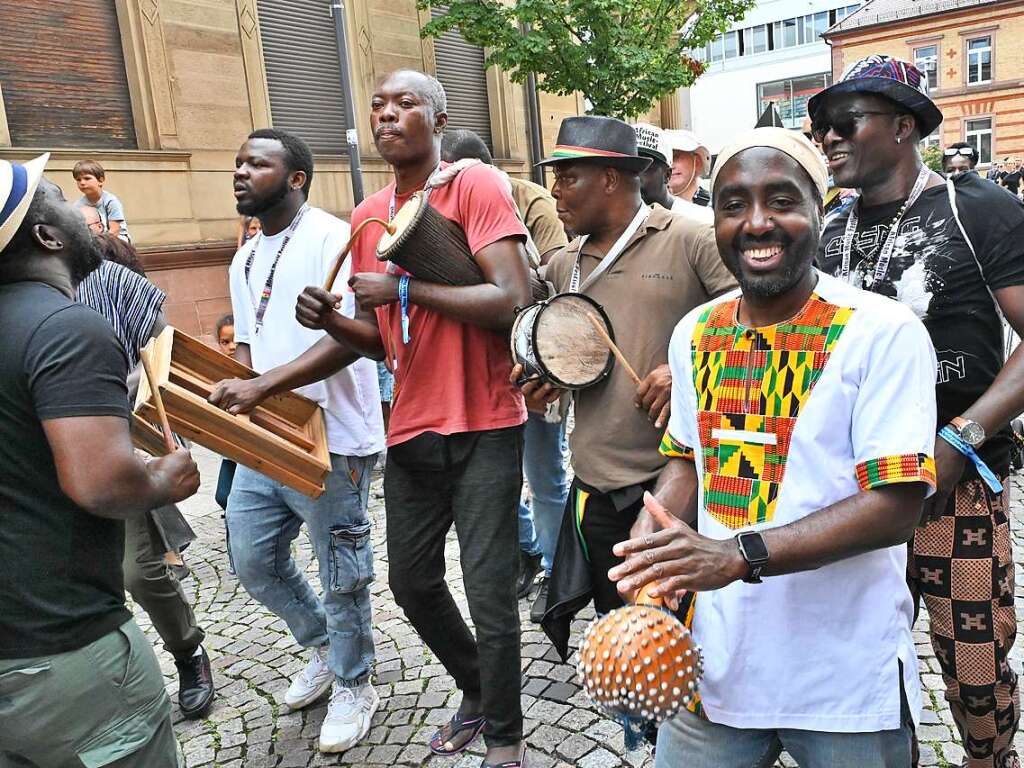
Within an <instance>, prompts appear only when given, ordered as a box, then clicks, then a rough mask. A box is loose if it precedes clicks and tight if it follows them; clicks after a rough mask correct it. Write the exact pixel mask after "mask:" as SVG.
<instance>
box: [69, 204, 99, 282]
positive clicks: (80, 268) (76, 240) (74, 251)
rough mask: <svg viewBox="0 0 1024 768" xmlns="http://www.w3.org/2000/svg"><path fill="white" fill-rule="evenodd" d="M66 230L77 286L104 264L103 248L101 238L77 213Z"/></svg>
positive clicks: (73, 280)
mask: <svg viewBox="0 0 1024 768" xmlns="http://www.w3.org/2000/svg"><path fill="white" fill-rule="evenodd" d="M64 230H65V231H64V237H65V239H66V243H65V245H66V248H67V252H68V254H69V256H68V267H69V269H70V271H71V281H72V283H73V284H74V285H75V286H77V285H78V284H79V283H81V282H82V281H83V280H84V279H85V278H86V277H88V276H89V274H90V273H91V272H92V271H93V270H95V269H96V268H97V267H98V266H99V265H100V264H102V263H103V247H102V244H101V242H100V239H99V238H100V236H99V235H94V234H93V233H92V232H91V231H90V230H89V228H88V227H87V226H86V225H85V221H84V220H83V219H82V218H81V216H79V215H78V214H77V213H75V214H74V216H73V217H69V218H68V220H67V221H66V222H65V227H64Z"/></svg>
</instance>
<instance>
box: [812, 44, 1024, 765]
mask: <svg viewBox="0 0 1024 768" xmlns="http://www.w3.org/2000/svg"><path fill="white" fill-rule="evenodd" d="M808 109H809V112H810V115H811V119H812V132H813V134H814V136H815V138H816V139H817V140H818V141H819V142H820V143H821V144H822V146H823V148H824V150H825V153H826V155H827V157H828V160H829V165H830V167H831V171H832V173H833V176H834V178H835V180H836V184H837V185H839V186H841V187H847V188H857V189H859V190H860V199H859V200H858V201H857V202H856V203H855V204H854V205H852V206H850V207H848V208H847V209H846V210H845V211H843V212H841V213H840V214H838V215H837V216H836V217H834V218H833V219H831V220H830V221H829V223H828V225H827V227H826V229H825V232H824V234H823V236H822V239H821V252H820V254H819V261H820V266H821V268H822V269H823V270H824V271H826V272H828V273H830V274H833V275H836V276H839V277H843V278H845V279H847V280H849V281H850V282H852V283H853V284H854V285H857V286H858V287H861V288H865V289H867V290H870V291H874V292H876V293H881V294H883V295H886V296H889V297H891V298H893V299H896V300H897V301H900V302H902V303H904V304H907V305H908V306H910V307H911V308H912V309H913V310H914V311H915V313H916V314H917V315H918V316H919V317H920V318H921V320H922V321H923V322H924V324H925V326H926V327H927V329H928V331H929V333H930V334H931V337H932V342H933V344H934V346H935V351H936V354H937V356H938V384H937V389H936V395H937V400H938V424H937V429H938V430H939V436H940V438H942V439H939V440H936V444H935V459H936V470H937V474H938V491H937V492H936V494H935V495H934V496H933V497H932V499H930V500H929V501H928V502H926V505H925V516H924V519H923V520H922V526H921V527H920V528H918V530H917V533H916V534H915V536H914V540H913V558H912V561H911V567H910V573H909V574H908V576H909V581H910V586H911V589H912V590H913V591H914V593H915V594H919V595H921V596H923V598H924V601H925V604H926V605H927V607H928V613H929V616H930V619H931V622H930V631H931V639H932V645H933V647H934V649H935V654H936V656H937V657H938V660H939V664H940V665H941V667H942V672H943V676H944V678H945V681H946V686H947V690H946V698H947V700H948V701H949V702H950V707H951V709H952V712H953V717H954V720H955V721H956V724H957V727H958V729H959V731H960V735H961V738H962V740H963V746H964V750H965V752H966V753H967V762H966V763H965V765H966V766H968V767H969V768H983V767H985V768H987V767H988V766H996V767H998V768H1004V767H1007V766H1011V767H1014V768H1016V766H1018V765H1019V760H1018V757H1017V753H1016V752H1015V751H1014V749H1013V738H1014V734H1015V733H1016V730H1017V725H1018V721H1019V712H1020V704H1019V696H1018V692H1017V676H1016V674H1015V673H1014V672H1013V670H1012V669H1011V668H1010V666H1009V663H1008V661H1007V654H1008V653H1009V650H1010V648H1011V647H1012V645H1013V641H1014V637H1015V635H1016V617H1015V614H1014V605H1013V597H1014V585H1013V560H1012V558H1011V556H1010V530H1009V522H1008V516H1009V515H1008V513H1009V493H1008V482H1007V476H1008V474H1009V456H1010V448H1011V437H1010V431H1009V427H1008V424H1009V421H1010V419H1011V418H1013V417H1015V416H1016V415H1017V414H1019V413H1020V412H1021V411H1022V410H1024V351H1022V350H1024V347H1018V348H1017V351H1016V352H1015V353H1014V354H1013V355H1011V356H1010V358H1009V359H1008V360H1007V361H1006V362H1005V364H1004V362H1003V326H1002V319H1001V317H1000V312H1002V314H1003V315H1004V316H1005V318H1006V320H1007V321H1008V322H1009V324H1010V326H1011V327H1012V328H1013V329H1014V330H1015V331H1016V332H1017V333H1018V334H1019V333H1021V331H1022V330H1024V206H1022V205H1021V203H1020V202H1019V201H1018V200H1016V199H1015V198H1013V197H1011V196H1010V195H1007V194H1006V192H1005V191H1004V190H1001V189H999V188H998V187H997V186H995V185H994V184H990V183H987V182H986V181H985V180H983V179H981V178H980V177H979V176H978V175H977V174H972V173H968V174H964V175H962V176H960V177H959V178H957V179H955V180H953V179H950V180H948V181H944V180H943V179H942V178H941V177H940V176H938V174H935V173H933V172H931V171H929V170H928V169H927V168H926V167H925V166H924V165H923V164H922V162H921V157H920V154H919V153H918V150H917V145H918V142H919V141H920V140H921V139H922V138H923V137H925V136H927V135H929V134H930V133H931V132H932V131H933V130H935V128H936V127H937V126H938V125H939V123H940V122H941V121H942V115H941V113H940V112H939V110H938V109H937V107H936V106H935V104H934V103H933V102H932V101H931V100H930V98H929V97H928V95H927V86H926V84H925V82H924V78H923V76H922V74H921V73H920V72H919V71H918V70H917V69H916V68H915V67H913V66H912V65H911V64H908V63H906V62H902V61H898V60H894V59H890V58H889V57H887V56H870V57H868V58H866V59H864V60H862V61H859V62H857V63H855V64H854V65H852V66H851V67H850V69H848V70H847V72H846V73H845V74H844V76H843V79H842V80H840V81H839V82H838V83H836V84H835V85H833V86H831V87H830V88H827V89H825V90H824V91H822V92H821V93H819V94H817V95H816V96H815V97H813V98H812V99H811V100H810V102H809V104H808Z"/></svg>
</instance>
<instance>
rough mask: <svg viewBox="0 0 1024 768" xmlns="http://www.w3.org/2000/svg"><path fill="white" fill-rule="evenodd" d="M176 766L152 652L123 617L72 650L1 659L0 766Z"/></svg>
mask: <svg viewBox="0 0 1024 768" xmlns="http://www.w3.org/2000/svg"><path fill="white" fill-rule="evenodd" d="M83 766H84V767H85V768H99V766H105V767H106V768H115V767H116V768H141V766H145V768H177V766H178V755H177V745H176V743H175V740H174V731H173V730H172V729H171V701H170V699H168V698H167V691H166V690H164V678H163V675H162V674H161V673H160V665H159V663H157V660H156V654H155V653H153V647H152V646H151V645H150V643H149V640H147V639H146V636H145V635H144V634H143V633H142V630H141V629H139V627H138V626H137V625H136V624H135V621H134V620H129V621H127V622H125V623H124V624H122V625H121V626H120V627H118V628H117V629H115V630H114V631H113V632H108V633H107V634H106V635H104V636H103V637H101V638H100V639H99V640H95V641H93V642H92V643H89V644H88V645H86V646H84V647H82V648H79V649H78V650H74V651H69V652H67V653H59V654H56V655H54V656H42V657H37V658H32V659H0V768H83Z"/></svg>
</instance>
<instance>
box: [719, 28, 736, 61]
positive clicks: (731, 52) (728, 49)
mask: <svg viewBox="0 0 1024 768" xmlns="http://www.w3.org/2000/svg"><path fill="white" fill-rule="evenodd" d="M723 40H724V42H725V58H727V59H735V58H736V57H737V56H739V55H740V44H739V33H738V32H726V33H725V36H724V38H723Z"/></svg>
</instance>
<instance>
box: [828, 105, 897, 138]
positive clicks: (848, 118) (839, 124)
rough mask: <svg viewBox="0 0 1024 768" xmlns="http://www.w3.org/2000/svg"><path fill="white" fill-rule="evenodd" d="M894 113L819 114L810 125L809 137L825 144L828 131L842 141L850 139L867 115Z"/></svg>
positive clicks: (862, 111) (866, 111) (863, 111)
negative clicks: (839, 137) (842, 139)
mask: <svg viewBox="0 0 1024 768" xmlns="http://www.w3.org/2000/svg"><path fill="white" fill-rule="evenodd" d="M895 114H897V113H896V112H872V111H869V110H866V109H865V110H850V111H849V112H841V113H840V114H838V115H828V114H824V113H822V114H820V115H818V117H817V118H816V119H815V120H814V122H813V123H812V124H811V136H812V138H813V139H814V140H815V141H816V142H818V143H819V144H823V143H824V142H825V136H826V135H827V134H828V132H829V131H832V132H834V133H835V134H836V135H838V136H841V137H842V138H844V139H849V138H852V136H853V134H855V133H856V132H857V126H858V124H859V123H860V121H861V120H863V119H864V118H865V117H867V116H868V115H895Z"/></svg>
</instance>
